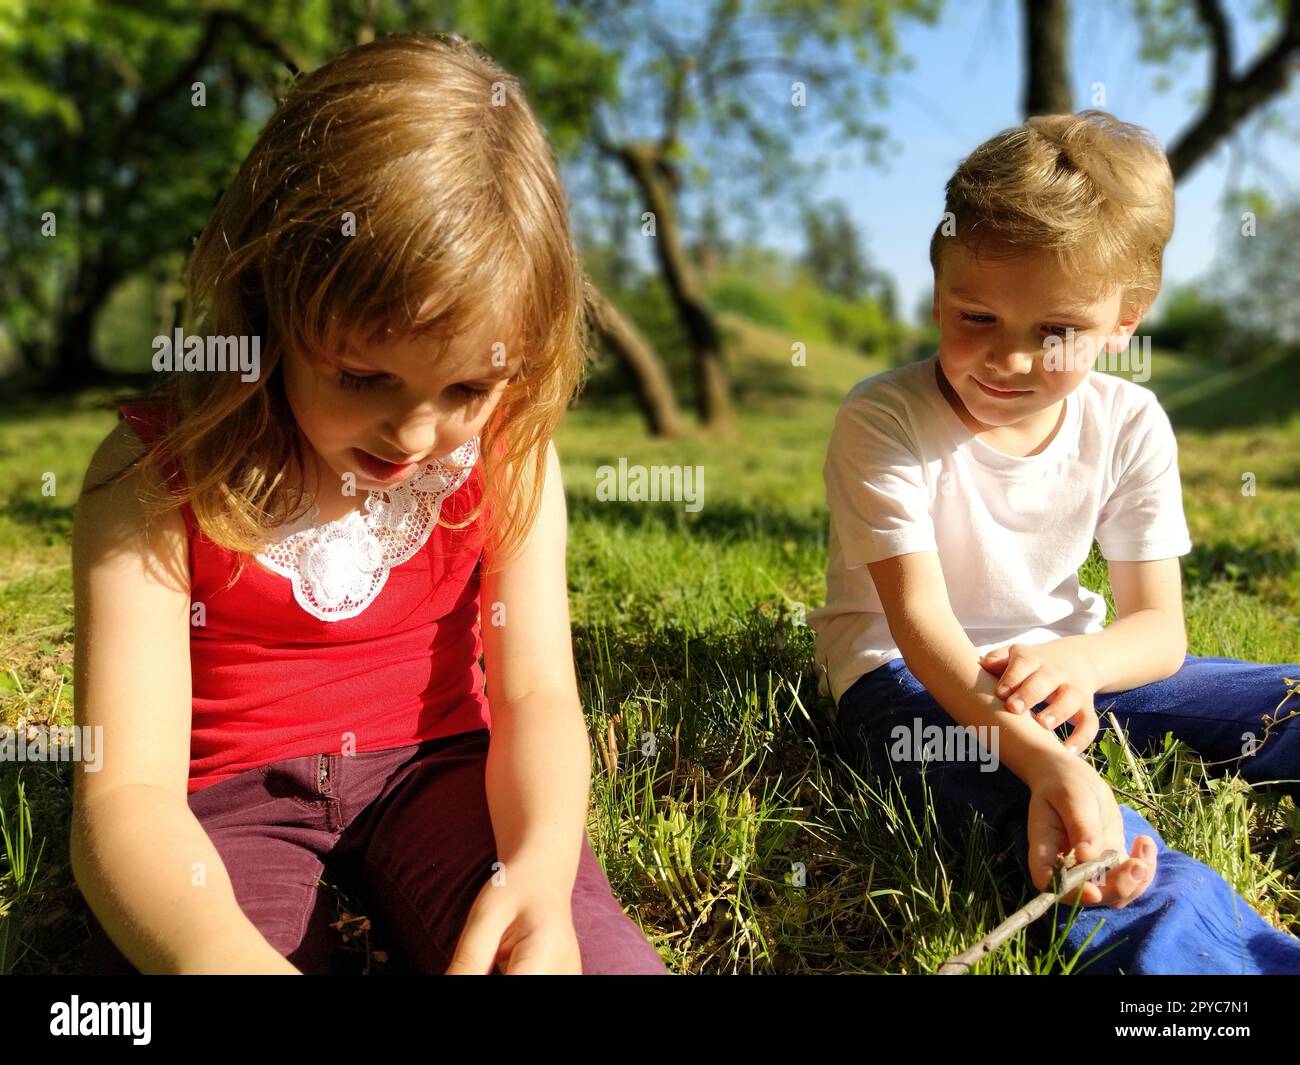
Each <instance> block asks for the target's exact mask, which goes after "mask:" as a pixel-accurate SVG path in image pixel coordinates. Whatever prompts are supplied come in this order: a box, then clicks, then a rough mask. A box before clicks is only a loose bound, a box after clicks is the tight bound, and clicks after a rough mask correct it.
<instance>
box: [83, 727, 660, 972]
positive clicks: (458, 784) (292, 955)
mask: <svg viewBox="0 0 1300 1065" xmlns="http://www.w3.org/2000/svg"><path fill="white" fill-rule="evenodd" d="M488 736H489V733H488V730H487V729H479V730H477V731H475V732H466V733H462V734H460V735H456V736H447V737H443V738H440V739H434V740H427V741H426V742H424V743H421V744H415V745H411V746H407V747H398V748H394V749H392V750H388V751H367V752H363V753H360V754H356V755H349V756H344V755H342V754H330V755H304V756H302V757H299V758H287V759H285V760H284V761H280V762H274V763H272V764H270V765H266V766H261V767H259V768H257V769H250V770H248V771H247V772H244V773H240V774H238V775H237V776H234V777H231V778H229V779H228V780H223V781H221V782H219V783H217V784H211V785H209V786H208V787H206V788H203V789H201V790H200V791H197V792H194V793H193V794H191V795H190V797H189V805H190V809H191V810H192V811H193V812H194V815H195V816H196V817H197V818H198V820H199V823H200V824H201V825H202V826H203V828H204V830H205V831H206V832H207V834H208V836H209V838H210V839H211V840H212V843H213V845H214V846H215V847H216V849H217V852H218V853H219V854H220V855H221V860H222V862H223V863H224V865H225V867H226V871H227V872H228V873H229V875H230V880H231V883H232V884H233V885H234V889H235V897H236V899H237V900H238V902H239V906H240V908H241V909H242V910H243V911H244V913H245V915H246V916H247V917H248V919H249V920H250V921H252V922H253V924H254V925H256V926H257V928H258V930H259V931H260V932H261V933H262V934H263V935H264V936H265V937H266V938H267V940H268V941H269V942H270V943H271V945H272V946H273V947H275V948H276V950H278V951H280V953H281V954H283V955H284V956H285V957H286V958H288V959H289V961H290V962H292V963H293V964H294V965H295V966H297V967H298V968H299V969H300V970H301V971H302V972H304V973H338V972H348V971H353V972H355V971H357V969H358V968H359V965H358V961H357V958H356V957H355V956H350V955H349V954H348V953H347V952H346V950H345V949H343V948H342V947H341V946H340V943H341V940H340V937H339V932H337V931H336V930H334V929H332V928H330V927H329V925H330V923H331V922H333V921H335V920H337V914H336V908H335V906H334V902H333V899H332V892H330V891H329V890H328V889H326V888H323V887H322V886H321V885H320V884H318V882H317V878H318V877H319V876H320V875H321V874H322V873H323V872H326V870H327V867H328V874H327V875H329V876H330V877H331V878H332V879H331V882H332V883H338V884H339V886H340V887H343V888H345V890H347V893H348V894H349V895H351V897H353V898H355V899H357V900H358V904H359V906H360V908H361V909H362V910H363V912H364V913H365V915H366V916H367V917H369V918H370V919H371V922H372V927H373V929H374V933H375V935H376V936H377V937H378V938H379V939H380V940H381V941H382V943H383V945H384V946H386V947H391V948H392V949H393V953H394V954H395V955H397V956H398V959H396V960H397V961H398V963H399V965H400V963H401V962H402V961H404V963H405V969H406V970H407V971H412V972H417V973H430V974H441V973H443V972H445V971H446V969H447V966H448V964H450V962H451V956H452V952H453V951H454V950H455V947H456V942H457V940H458V939H459V937H460V933H461V930H462V928H463V927H464V925H465V920H466V918H467V917H468V915H469V911H470V907H471V906H472V905H473V904H474V900H475V899H476V898H477V897H478V893H479V891H480V890H481V889H482V887H483V885H484V884H486V883H487V882H488V881H489V880H490V879H491V877H492V872H493V870H492V865H493V863H494V862H495V861H496V842H495V840H494V838H493V834H492V822H491V820H490V818H489V816H488V807H487V794H486V791H485V788H484V783H483V781H484V769H485V764H486V758H487V749H488ZM91 922H92V933H93V938H92V944H91V950H90V956H91V967H92V969H93V970H94V971H96V972H100V973H112V974H130V973H134V972H135V971H136V970H135V968H134V967H133V966H132V965H131V963H130V962H129V961H128V960H127V959H126V958H125V957H124V956H123V955H122V954H121V953H120V952H119V951H118V950H117V948H116V947H114V946H113V944H112V943H111V941H109V939H108V937H107V935H106V934H105V933H104V931H103V929H102V928H101V927H100V926H99V924H98V922H97V921H95V920H94V918H93V915H92V917H91ZM573 925H574V930H575V931H576V933H577V937H578V947H579V949H580V951H581V957H582V972H583V974H584V975H594V974H659V975H663V974H665V973H666V972H667V969H666V968H665V966H664V964H663V962H662V961H661V960H660V958H659V955H658V953H657V952H656V951H655V949H654V947H653V946H651V945H650V943H649V942H648V941H647V940H646V938H645V936H644V934H643V933H642V932H641V929H640V928H639V927H638V926H637V924H636V922H635V921H633V920H632V919H631V918H630V917H628V916H627V914H625V913H624V912H623V908H622V906H620V905H619V902H618V900H617V899H615V898H614V895H613V892H612V890H611V888H610V885H609V881H608V880H607V879H606V878H605V874H604V872H603V871H602V870H601V868H600V865H599V863H598V862H597V861H596V856H595V854H593V853H592V850H591V844H590V841H589V840H587V838H586V837H585V834H584V839H583V846H582V852H581V858H580V861H579V863H578V871H577V877H576V879H575V881H574V885H573ZM349 961H351V962H352V964H351V966H348V965H347V964H346V963H348V962H349Z"/></svg>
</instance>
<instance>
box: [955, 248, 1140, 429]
mask: <svg viewBox="0 0 1300 1065" xmlns="http://www.w3.org/2000/svg"><path fill="white" fill-rule="evenodd" d="M941 265H942V269H941V271H940V275H939V279H938V280H937V281H936V283H935V291H934V304H933V308H932V311H931V314H932V317H933V318H934V320H935V321H936V322H938V323H939V332H940V341H939V365H940V366H941V368H942V369H943V374H944V377H946V378H947V379H948V383H949V384H950V385H951V386H952V389H953V391H954V392H955V393H956V394H957V396H958V398H959V399H960V400H961V402H962V404H963V406H964V407H965V408H966V412H967V413H968V414H969V415H970V416H971V417H972V418H974V419H975V420H976V421H977V422H979V423H980V424H981V425H983V426H985V427H988V428H994V427H999V426H1012V425H1016V424H1018V423H1021V422H1025V421H1027V420H1029V419H1031V418H1033V417H1034V416H1035V415H1037V414H1040V413H1042V412H1043V411H1046V410H1048V409H1049V408H1050V409H1056V404H1057V403H1058V402H1059V401H1060V400H1062V399H1064V398H1065V397H1066V396H1067V395H1069V393H1071V392H1072V391H1074V389H1076V388H1077V387H1078V386H1079V385H1080V384H1082V383H1083V379H1084V378H1085V377H1087V375H1088V371H1089V370H1090V369H1091V367H1092V363H1093V361H1094V359H1095V358H1096V357H1097V356H1098V355H1099V354H1101V352H1102V351H1103V350H1104V349H1105V347H1106V346H1107V344H1111V345H1117V346H1121V345H1122V344H1123V342H1124V340H1125V339H1126V338H1127V337H1128V336H1129V335H1130V334H1131V333H1132V332H1133V330H1134V329H1135V328H1137V320H1136V319H1133V320H1131V321H1125V322H1121V321H1120V320H1119V317H1120V299H1121V293H1120V291H1119V290H1118V289H1114V290H1112V291H1111V292H1110V294H1109V295H1107V296H1106V297H1105V298H1103V299H1101V300H1089V299H1088V298H1086V297H1081V295H1080V293H1079V291H1078V289H1077V287H1076V286H1074V285H1072V284H1071V282H1070V280H1069V278H1068V277H1067V276H1066V275H1065V273H1064V272H1063V271H1062V270H1061V268H1060V266H1059V264H1058V263H1057V262H1056V260H1055V259H1054V258H1053V257H1052V256H1051V255H1050V253H1047V252H1034V253H1026V254H1024V255H1021V256H1019V257H1017V258H1014V259H1000V260H989V259H976V258H975V256H974V255H973V254H972V253H971V252H970V251H968V250H967V249H966V248H965V247H964V246H963V245H961V244H959V243H958V242H956V241H953V242H952V244H951V245H949V246H948V247H946V248H945V249H944V252H943V261H942V264H941ZM1051 338H1056V339H1055V340H1053V339H1051ZM1049 352H1054V357H1053V358H1048V357H1047V356H1048V353H1049ZM958 413H960V412H958Z"/></svg>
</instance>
